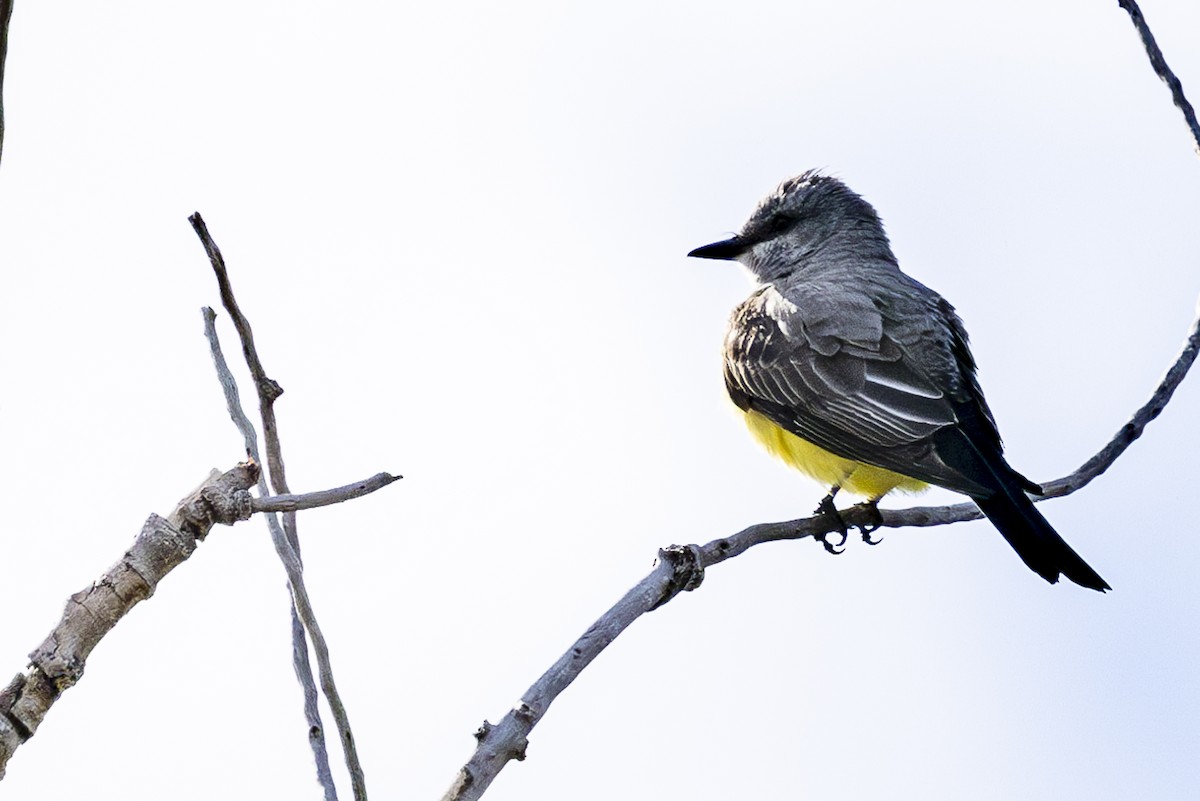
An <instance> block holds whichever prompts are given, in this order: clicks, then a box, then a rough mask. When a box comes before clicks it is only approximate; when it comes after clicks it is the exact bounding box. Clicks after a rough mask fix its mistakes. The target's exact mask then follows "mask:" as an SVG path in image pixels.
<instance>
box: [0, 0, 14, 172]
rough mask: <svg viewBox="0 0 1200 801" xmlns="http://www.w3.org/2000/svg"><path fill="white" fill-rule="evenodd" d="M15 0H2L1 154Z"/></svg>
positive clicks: (0, 44)
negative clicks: (10, 30)
mask: <svg viewBox="0 0 1200 801" xmlns="http://www.w3.org/2000/svg"><path fill="white" fill-rule="evenodd" d="M12 10H13V0H0V155H3V154H4V61H5V59H7V58H8V23H9V21H10V20H11V19H12Z"/></svg>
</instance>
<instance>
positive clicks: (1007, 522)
mask: <svg viewBox="0 0 1200 801" xmlns="http://www.w3.org/2000/svg"><path fill="white" fill-rule="evenodd" d="M1002 483H1003V489H1000V490H998V491H997V492H995V493H994V494H993V495H991V496H989V497H986V498H982V497H976V498H973V499H972V500H974V501H975V504H976V505H977V506H978V507H979V510H980V511H981V512H983V513H984V514H985V515H987V518H988V519H989V520H991V521H992V524H993V525H994V526H995V527H996V528H997V529H999V531H1000V533H1001V534H1002V535H1003V536H1004V539H1006V540H1007V541H1008V544H1009V545H1011V546H1012V549H1013V550H1014V551H1016V552H1017V556H1019V557H1021V561H1023V562H1024V563H1025V564H1026V565H1028V566H1029V569H1030V570H1032V571H1033V572H1035V573H1037V574H1038V575H1039V576H1041V577H1042V578H1044V579H1045V580H1046V581H1048V582H1050V583H1051V584H1054V583H1056V582H1057V581H1058V577H1059V575H1060V574H1061V575H1063V576H1066V577H1067V578H1069V579H1070V580H1071V581H1073V582H1075V583H1076V584H1078V585H1080V586H1082V587H1087V588H1089V589H1093V590H1099V591H1100V592H1104V591H1105V590H1111V589H1112V587H1110V586H1108V582H1106V581H1105V580H1104V579H1102V578H1100V574H1099V573H1097V572H1096V571H1095V570H1093V569H1092V568H1091V566H1089V565H1088V563H1087V562H1085V561H1083V559H1082V558H1081V557H1080V556H1079V554H1077V553H1075V551H1074V550H1072V549H1071V546H1070V545H1067V543H1066V540H1064V539H1063V538H1062V537H1060V536H1059V535H1058V532H1057V531H1055V530H1054V527H1053V526H1051V525H1050V522H1049V521H1048V520H1046V518H1044V517H1042V513H1041V512H1039V511H1038V510H1037V508H1036V507H1035V506H1034V505H1033V501H1031V500H1030V499H1029V497H1028V496H1027V495H1026V494H1025V493H1024V492H1023V491H1022V490H1021V489H1020V488H1019V487H1018V486H1016V482H1015V481H1004V482H1002Z"/></svg>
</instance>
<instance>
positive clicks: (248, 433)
mask: <svg viewBox="0 0 1200 801" xmlns="http://www.w3.org/2000/svg"><path fill="white" fill-rule="evenodd" d="M201 312H202V313H203V315H204V335H205V337H206V338H207V339H208V345H209V352H210V353H211V355H212V360H213V366H214V367H216V370H217V380H218V381H219V382H220V383H221V389H222V391H223V392H224V395H225V405H226V407H227V408H228V410H229V416H230V417H231V418H232V419H233V423H234V425H235V426H237V428H238V430H239V431H240V432H241V433H242V437H243V439H244V440H245V442H246V455H248V456H249V457H250V458H251V459H252V460H254V462H256V463H260V460H259V455H258V432H257V431H255V430H254V424H253V423H251V422H250V418H248V417H247V416H246V413H245V412H244V411H242V401H241V395H240V393H239V392H238V386H237V381H236V380H235V379H234V377H233V373H232V372H230V370H229V365H228V363H226V361H225V354H224V353H223V352H222V351H221V342H220V340H219V339H218V337H217V327H216V320H217V314H216V312H214V311H213V310H212V309H210V308H209V307H207V306H205V307H204V308H203V309H202V310H201ZM257 485H258V493H259V495H260V496H261V497H267V496H268V495H270V490H268V489H267V481H266V477H265V476H263V475H262V474H261V473H260V474H259V476H258V482H257ZM254 500H255V501H258V500H261V498H256V499H254ZM266 518H267V529H268V531H270V533H271V542H272V544H273V545H274V546H275V552H276V554H277V555H278V556H279V558H280V559H281V560H282V561H283V562H284V564H285V569H286V564H287V562H288V555H294V554H293V553H292V549H291V548H290V547H289V545H288V543H287V537H286V536H285V535H284V532H283V528H282V527H281V526H280V525H279V518H278V517H276V516H275V515H274V514H267V515H266ZM291 586H292V585H291V580H290V575H289V583H288V587H289V591H288V595H289V601H290V603H289V606H290V607H291V619H292V669H293V671H294V672H295V674H296V681H298V682H299V683H300V690H301V693H302V694H303V696H304V720H305V722H306V723H307V724H308V745H309V747H310V748H311V749H312V752H313V761H314V763H315V765H316V769H317V783H318V784H320V785H321V787H322V789H323V791H324V794H325V801H337V785H336V784H334V781H333V773H332V772H331V771H330V769H329V751H328V750H327V749H326V746H325V725H324V723H322V721H321V711H320V709H319V708H318V706H317V686H316V682H315V681H314V680H313V671H312V664H311V663H310V662H309V660H308V639H307V637H306V636H305V633H304V624H303V623H301V621H300V617H299V615H298V614H297V612H296V603H295V601H294V600H293V599H291V597H290V596H291Z"/></svg>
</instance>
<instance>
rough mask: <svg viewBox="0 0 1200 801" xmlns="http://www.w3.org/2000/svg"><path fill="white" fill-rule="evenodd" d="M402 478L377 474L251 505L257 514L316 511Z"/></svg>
mask: <svg viewBox="0 0 1200 801" xmlns="http://www.w3.org/2000/svg"><path fill="white" fill-rule="evenodd" d="M402 478H404V476H393V475H391V474H390V473H376V474H375V475H373V476H371V477H370V478H368V479H364V480H363V481H356V482H355V483H353V484H347V485H346V486H344V487H338V488H336V489H328V490H320V491H319V492H308V493H305V494H303V495H271V496H268V497H266V498H255V499H254V500H253V501H251V504H250V505H251V508H252V509H253V510H254V511H255V512H299V511H300V510H301V509H316V508H317V507H319V506H332V505H333V504H335V503H341V502H342V501H350V500H353V499H355V498H361V497H362V496H364V495H370V494H371V493H372V492H375V491H376V490H381V489H383V488H384V487H386V486H387V485H388V484H391V483H392V482H394V481H399V480H400V479H402Z"/></svg>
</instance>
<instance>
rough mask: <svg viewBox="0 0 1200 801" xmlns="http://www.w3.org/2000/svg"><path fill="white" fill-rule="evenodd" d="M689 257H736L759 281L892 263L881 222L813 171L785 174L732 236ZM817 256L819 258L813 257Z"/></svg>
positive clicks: (839, 186)
mask: <svg viewBox="0 0 1200 801" xmlns="http://www.w3.org/2000/svg"><path fill="white" fill-rule="evenodd" d="M688 255H689V256H696V257H698V258H701V259H729V260H735V259H736V260H737V261H740V262H741V263H742V264H744V265H746V267H748V268H749V269H750V271H751V272H753V273H754V274H755V275H756V276H758V278H759V279H760V280H762V281H764V282H766V281H773V280H777V279H780V278H785V277H786V276H788V275H790V274H792V273H793V272H796V271H797V270H802V269H804V268H805V267H808V266H811V265H813V264H815V263H816V264H820V265H822V266H824V265H830V266H831V265H833V264H838V263H842V262H844V261H845V260H846V259H854V260H856V261H864V260H866V261H875V262H878V261H880V260H882V261H883V262H887V263H889V264H890V265H892V266H895V263H896V259H895V257H894V256H893V255H892V251H891V248H890V246H889V245H888V240H887V234H885V233H884V231H883V223H882V222H880V220H879V215H878V214H876V213H875V209H874V208H872V207H871V204H870V203H868V202H867V201H865V200H863V199H862V198H861V197H859V196H858V195H856V194H855V193H854V192H853V191H851V189H850V187H848V186H846V185H845V184H844V183H842V182H841V181H839V180H838V179H837V178H832V177H830V176H828V175H821V174H820V173H818V172H817V171H816V170H809V171H808V172H806V173H803V174H802V175H798V176H796V177H795V178H789V179H788V180H786V181H784V182H783V183H781V184H780V185H779V188H778V189H776V190H775V191H774V192H772V193H771V194H769V195H767V196H766V197H765V198H763V199H762V200H761V201H760V202H759V204H758V207H757V208H756V209H755V210H754V213H753V214H751V215H750V219H749V220H747V221H746V224H745V225H743V226H742V230H741V232H740V233H738V234H737V235H735V236H733V237H731V238H730V239H726V240H724V241H721V242H714V243H713V244H711V245H705V246H704V247H701V248H696V249H695V250H693V251H692V252H691V253H689V254H688ZM817 257H820V261H819V262H815V261H814V259H816V258H817Z"/></svg>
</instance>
